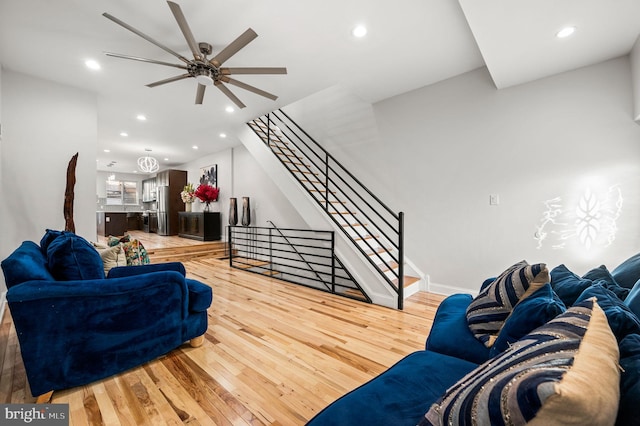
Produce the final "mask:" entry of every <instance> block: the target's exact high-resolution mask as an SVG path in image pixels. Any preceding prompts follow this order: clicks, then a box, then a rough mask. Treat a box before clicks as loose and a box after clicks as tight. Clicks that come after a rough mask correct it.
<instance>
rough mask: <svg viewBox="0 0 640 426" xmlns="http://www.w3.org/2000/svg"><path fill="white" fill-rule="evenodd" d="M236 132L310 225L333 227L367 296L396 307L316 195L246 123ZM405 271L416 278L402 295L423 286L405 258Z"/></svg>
mask: <svg viewBox="0 0 640 426" xmlns="http://www.w3.org/2000/svg"><path fill="white" fill-rule="evenodd" d="M238 135H239V139H240V141H241V142H242V143H243V145H244V146H245V147H246V148H247V150H248V151H249V152H250V153H251V154H252V156H253V157H254V158H255V159H256V161H257V162H258V163H259V164H260V165H261V166H262V168H263V169H264V170H265V172H266V173H267V174H268V175H269V176H270V177H271V179H272V180H273V181H274V183H276V185H277V186H278V187H279V188H280V190H281V191H282V193H283V194H284V195H285V197H287V199H288V200H289V202H290V203H291V204H292V205H293V206H294V207H295V208H296V210H297V211H298V213H299V214H300V216H301V217H302V218H304V220H305V222H306V223H307V225H309V227H310V228H312V229H327V228H328V227H330V228H331V229H333V230H334V231H335V235H336V240H335V251H336V254H337V255H338V256H339V258H340V259H341V260H342V262H343V263H344V265H345V267H346V268H347V269H348V270H349V271H350V272H351V274H352V275H353V276H354V278H355V279H356V281H357V282H358V283H359V284H360V286H361V287H362V288H363V290H364V291H365V292H366V293H367V295H368V296H369V297H370V298H371V300H372V302H373V303H375V304H378V305H382V306H387V307H391V308H397V304H398V296H397V294H396V293H395V291H394V290H393V289H392V288H391V287H390V286H389V284H388V283H387V282H386V281H385V280H384V279H383V278H382V277H381V276H380V275H379V272H378V271H376V269H375V268H374V267H373V265H371V263H370V262H369V259H366V256H365V255H364V254H363V253H362V252H361V251H360V250H358V249H357V248H356V247H354V246H353V244H352V242H351V241H350V240H349V238H348V237H347V236H346V235H345V234H344V232H343V230H342V229H341V228H342V227H341V226H340V225H338V224H336V223H335V222H334V221H333V220H332V219H331V218H330V217H329V215H328V214H327V213H326V212H325V211H324V210H323V209H322V208H321V207H320V205H318V202H317V201H316V199H314V197H313V196H312V195H311V194H310V193H309V192H308V191H307V190H305V189H304V188H303V187H302V185H300V182H298V180H297V179H296V178H295V177H294V176H293V175H292V174H291V172H290V171H289V170H288V169H287V168H286V167H284V166H283V165H282V163H281V162H280V160H279V159H278V157H277V156H276V155H274V152H273V151H272V150H271V149H270V148H269V147H268V146H267V145H266V144H265V143H264V142H263V140H262V139H261V138H260V137H259V136H258V135H256V134H255V133H254V132H253V130H252V129H250V128H249V126H246V125H245V126H243V128H242V129H240V131H239V132H238ZM407 274H411V275H414V276H417V277H419V278H420V280H418V281H417V282H416V283H414V284H412V285H410V286H407V287H405V288H404V291H405V298H406V297H408V296H409V295H411V294H413V293H415V292H417V291H420V290H426V276H425V275H424V274H422V273H421V272H420V271H418V270H417V269H416V268H415V267H413V264H412V263H411V262H407V261H406V259H405V275H407Z"/></svg>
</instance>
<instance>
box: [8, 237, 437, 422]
mask: <svg viewBox="0 0 640 426" xmlns="http://www.w3.org/2000/svg"><path fill="white" fill-rule="evenodd" d="M135 236H136V238H137V237H138V235H137V234H136V235H135ZM143 236H144V237H147V239H146V240H143V239H142V238H140V240H141V241H143V244H144V245H145V247H148V248H155V247H158V245H162V246H164V247H177V246H178V245H179V244H187V245H192V244H195V243H197V242H194V241H192V240H183V239H179V238H176V237H159V236H155V235H154V234H151V235H143ZM185 266H186V269H187V272H188V276H189V277H191V278H195V279H198V280H200V281H202V282H204V283H206V284H208V285H210V286H211V287H212V288H213V293H214V300H213V304H212V306H211V308H210V309H209V329H208V331H207V333H206V335H205V337H206V339H205V342H204V344H203V345H202V346H201V347H199V348H191V347H190V346H188V345H183V346H181V347H180V348H177V349H175V350H173V351H171V352H169V353H168V354H166V355H164V356H162V357H160V358H158V359H156V360H154V361H151V362H148V363H146V364H144V365H142V366H140V367H137V368H134V369H132V370H129V371H127V372H124V373H122V374H118V375H116V376H113V377H110V378H108V379H105V380H102V381H99V382H95V383H91V384H89V385H86V386H82V387H78V388H73V389H67V390H62V391H56V392H54V394H53V398H52V402H53V403H68V404H69V407H70V409H69V411H70V417H71V419H70V424H71V425H86V424H91V425H103V424H104V425H120V424H122V425H142V424H145V425H160V424H183V423H184V424H190V425H300V424H304V423H305V422H306V421H308V420H309V419H311V418H312V417H313V416H314V415H315V414H316V413H317V412H318V411H320V410H321V409H322V408H324V407H325V406H326V405H328V404H329V403H331V402H332V401H333V400H335V399H336V398H338V397H339V396H341V395H343V394H344V393H346V392H348V391H350V390H351V389H353V388H355V387H357V386H359V385H360V384H362V383H364V382H366V381H368V380H369V379H371V378H373V377H374V376H376V375H378V374H379V373H381V372H382V371H384V370H385V369H387V368H388V367H390V366H391V365H393V364H394V363H395V362H397V361H398V360H400V359H401V358H402V357H403V356H405V355H407V354H409V353H411V352H413V351H416V350H420V349H423V348H424V342H425V339H426V336H427V335H428V333H429V328H430V326H431V323H432V320H433V316H434V314H435V310H436V308H437V306H438V304H439V303H440V301H441V300H442V299H443V296H440V295H433V294H427V293H418V294H416V295H414V296H412V297H411V298H410V299H409V300H407V302H406V303H405V310H404V311H396V310H393V309H388V308H384V307H380V306H375V305H369V304H365V303H361V302H357V301H354V300H351V299H347V298H343V297H339V296H334V295H331V294H328V293H323V292H320V291H316V290H312V289H308V288H305V287H301V286H296V285H293V284H289V283H286V282H281V281H278V280H276V279H273V278H269V277H262V276H259V275H256V274H251V273H248V272H244V271H240V270H236V269H231V268H229V267H228V265H227V263H226V262H224V261H221V260H217V259H214V258H203V257H199V258H196V259H195V260H193V261H188V262H185ZM34 401H35V399H34V398H33V397H32V396H31V393H30V391H29V385H28V382H27V380H26V375H25V371H24V367H23V365H22V360H21V357H20V351H19V347H18V342H17V337H16V333H15V329H14V328H13V323H12V321H11V316H10V312H9V310H8V309H7V310H6V311H5V315H4V318H3V319H2V323H1V326H0V403H23V402H28V403H30V402H34Z"/></svg>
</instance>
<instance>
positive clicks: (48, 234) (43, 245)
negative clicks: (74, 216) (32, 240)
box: [40, 229, 64, 256]
mask: <svg viewBox="0 0 640 426" xmlns="http://www.w3.org/2000/svg"><path fill="white" fill-rule="evenodd" d="M63 232H64V231H55V230H53V229H47V230H46V231H45V233H44V235H43V236H42V239H41V240H40V250H42V254H44V255H45V256H46V255H47V249H48V248H49V244H51V242H52V241H53V240H55V239H56V238H58V237H59V236H60V235H62V233H63Z"/></svg>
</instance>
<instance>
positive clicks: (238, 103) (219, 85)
mask: <svg viewBox="0 0 640 426" xmlns="http://www.w3.org/2000/svg"><path fill="white" fill-rule="evenodd" d="M214 84H215V86H216V87H217V88H218V89H220V91H221V92H222V93H224V94H225V95H227V97H228V98H229V99H231V100H232V101H233V103H234V104H236V106H237V107H238V108H240V109H242V108H244V107H245V106H246V105H245V104H243V103H242V101H241V100H240V99H238V97H237V96H236V95H234V94H233V93H232V92H231V90H229V88H228V87H227V86H225V85H224V84H222V82H220V81H216V82H215V83H214Z"/></svg>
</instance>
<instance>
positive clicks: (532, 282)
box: [467, 260, 549, 348]
mask: <svg viewBox="0 0 640 426" xmlns="http://www.w3.org/2000/svg"><path fill="white" fill-rule="evenodd" d="M547 282H549V270H548V269H547V266H546V265H545V264H544V263H537V264H535V265H529V264H528V263H527V262H526V261H524V260H523V261H521V262H518V263H516V264H515V265H513V266H511V267H510V268H509V269H507V270H506V271H504V272H503V273H502V274H500V276H498V278H496V280H495V281H494V282H493V283H491V284H490V285H489V286H487V287H486V288H485V289H484V290H482V291H481V292H480V294H478V296H477V297H476V298H475V299H473V301H472V302H471V304H470V305H469V307H468V308H467V324H468V325H469V329H470V330H471V332H472V333H473V335H474V336H475V337H476V339H478V340H480V341H481V342H482V343H483V344H484V345H485V346H486V347H488V348H490V347H491V346H492V345H493V342H495V339H496V338H497V337H498V334H499V333H500V329H501V328H502V326H503V325H504V322H505V320H506V319H507V317H508V316H509V314H510V313H511V311H512V310H513V307H514V306H515V305H516V304H517V303H518V302H519V301H520V300H522V299H524V298H526V297H528V296H529V295H530V294H532V293H533V292H535V291H536V290H537V289H539V288H540V287H542V286H543V285H545V284H546V283H547Z"/></svg>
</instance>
